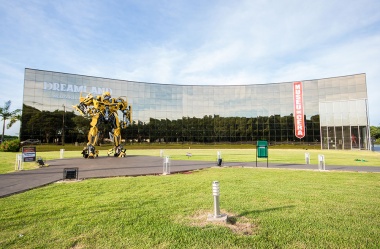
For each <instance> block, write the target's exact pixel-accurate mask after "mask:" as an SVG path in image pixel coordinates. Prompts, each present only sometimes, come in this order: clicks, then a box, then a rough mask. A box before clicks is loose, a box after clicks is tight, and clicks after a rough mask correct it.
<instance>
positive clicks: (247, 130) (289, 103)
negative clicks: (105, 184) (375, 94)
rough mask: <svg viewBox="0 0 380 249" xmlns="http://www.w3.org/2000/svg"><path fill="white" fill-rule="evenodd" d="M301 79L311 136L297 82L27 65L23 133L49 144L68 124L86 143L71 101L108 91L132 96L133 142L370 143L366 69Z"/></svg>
mask: <svg viewBox="0 0 380 249" xmlns="http://www.w3.org/2000/svg"><path fill="white" fill-rule="evenodd" d="M302 84H303V106H304V122H305V137H303V138H302V139H298V138H297V137H295V135H294V134H295V130H294V114H293V112H294V111H293V103H294V99H293V82H284V83H274V84H252V85H227V86H222V85H212V86H211V85H206V86H205V85H179V84H178V85H175V84H153V83H145V82H134V81H127V80H116V79H107V78H99V77H91V76H84V75H74V74H67V73H59V72H50V71H42V70H35V69H25V82H24V100H23V103H24V106H23V118H22V126H21V132H20V134H21V139H28V138H38V139H40V140H41V141H44V142H50V143H51V142H57V141H60V140H61V139H62V132H63V130H65V133H64V137H65V141H66V142H72V143H74V142H83V141H85V140H86V137H87V134H86V132H87V130H86V128H85V127H86V122H87V123H88V120H86V119H85V118H83V120H81V118H80V117H78V113H76V112H74V109H73V108H72V106H73V105H76V104H78V103H79V95H80V92H86V93H91V94H92V95H94V96H96V95H101V94H102V93H103V91H109V92H111V94H112V97H115V98H116V97H119V96H126V97H127V99H128V101H129V104H130V105H131V106H132V107H133V123H132V124H131V125H130V126H129V127H128V128H127V129H126V130H124V131H123V132H124V133H123V137H125V138H126V140H127V141H130V142H146V143H154V142H167V143H254V142H255V141H257V140H268V141H270V143H271V144H278V143H309V144H320V145H321V147H322V148H324V149H351V148H358V149H366V148H367V147H368V141H367V140H368V137H369V134H368V114H367V89H366V81H365V74H359V75H351V76H343V77H335V78H328V79H318V80H306V81H302ZM64 111H65V112H64ZM63 118H65V120H66V121H65V124H63V122H62V121H63ZM46 120H50V122H48V123H46ZM48 126H49V127H48ZM347 127H348V128H349V131H348V130H347V129H348V128H347ZM105 130H106V127H105V128H104V131H105ZM100 131H101V134H100V136H101V137H102V138H106V137H107V134H108V133H107V132H103V130H102V129H100ZM103 133H104V134H103ZM353 136H356V143H355V142H354V139H353Z"/></svg>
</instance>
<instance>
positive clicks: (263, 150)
mask: <svg viewBox="0 0 380 249" xmlns="http://www.w3.org/2000/svg"><path fill="white" fill-rule="evenodd" d="M257 158H266V159H267V168H268V141H266V140H259V141H257V144H256V167H257Z"/></svg>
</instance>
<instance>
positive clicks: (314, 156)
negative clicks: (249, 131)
mask: <svg viewBox="0 0 380 249" xmlns="http://www.w3.org/2000/svg"><path fill="white" fill-rule="evenodd" d="M49 148H50V147H49ZM103 148H104V147H99V149H100V156H106V155H107V150H105V149H103ZM160 151H161V150H160V149H149V150H147V149H140V150H138V149H134V150H127V155H147V156H160ZM217 151H221V153H222V157H223V161H224V162H249V161H251V162H254V161H255V160H256V150H255V149H220V148H219V149H193V148H191V147H190V149H189V148H186V149H163V154H164V155H167V156H170V157H171V159H172V160H203V161H215V160H216V154H217ZM187 152H189V153H191V154H192V157H191V158H188V157H187V156H186V153H187ZM268 153H269V162H273V163H293V164H304V163H305V153H310V159H311V162H310V163H311V164H317V163H318V155H319V154H323V155H324V156H325V160H326V165H327V166H328V165H348V166H380V153H378V152H372V151H354V150H349V151H338V150H305V149H269V152H268ZM16 154H17V153H11V152H0V174H4V173H9V172H13V171H14V166H15V160H16ZM59 156H60V152H59V147H57V149H56V150H55V151H45V152H39V150H38V148H37V157H42V158H43V159H45V160H52V159H58V158H59ZM64 157H65V158H74V157H81V154H80V151H67V150H66V151H65V153H64ZM259 161H266V159H259ZM35 168H37V164H36V163H25V164H24V169H35Z"/></svg>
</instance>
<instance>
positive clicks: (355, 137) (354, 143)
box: [351, 126, 360, 149]
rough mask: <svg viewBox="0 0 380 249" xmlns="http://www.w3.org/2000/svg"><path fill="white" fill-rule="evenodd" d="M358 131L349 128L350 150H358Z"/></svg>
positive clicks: (356, 128)
mask: <svg viewBox="0 0 380 249" xmlns="http://www.w3.org/2000/svg"><path fill="white" fill-rule="evenodd" d="M359 146H360V145H359V130H358V127H357V126H351V148H353V149H359V148H360V147H359Z"/></svg>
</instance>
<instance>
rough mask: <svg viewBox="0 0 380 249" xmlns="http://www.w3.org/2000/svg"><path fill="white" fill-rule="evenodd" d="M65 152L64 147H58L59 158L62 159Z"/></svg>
mask: <svg viewBox="0 0 380 249" xmlns="http://www.w3.org/2000/svg"><path fill="white" fill-rule="evenodd" d="M64 153H65V149H60V151H59V158H60V159H62V158H63V154H64Z"/></svg>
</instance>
